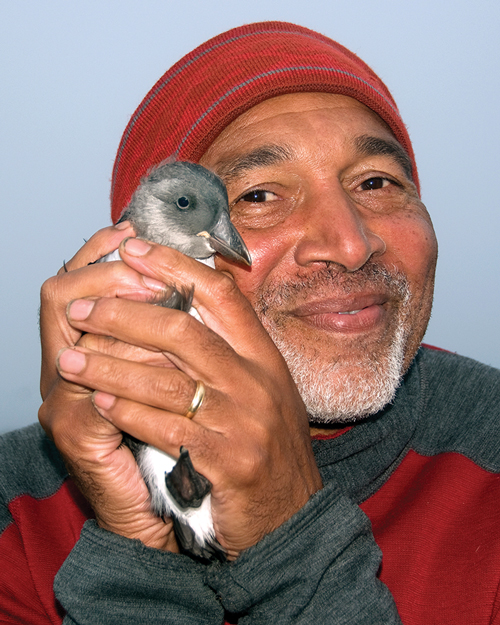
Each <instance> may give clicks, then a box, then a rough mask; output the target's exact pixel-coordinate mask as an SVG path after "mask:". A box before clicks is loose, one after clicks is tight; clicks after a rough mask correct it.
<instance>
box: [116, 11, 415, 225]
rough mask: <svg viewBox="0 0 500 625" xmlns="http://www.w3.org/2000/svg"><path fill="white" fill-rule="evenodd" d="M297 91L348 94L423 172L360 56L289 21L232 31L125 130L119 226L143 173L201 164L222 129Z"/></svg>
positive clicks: (183, 64)
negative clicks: (171, 160)
mask: <svg viewBox="0 0 500 625" xmlns="http://www.w3.org/2000/svg"><path fill="white" fill-rule="evenodd" d="M296 92H326V93H337V94H341V95H347V96H350V97H352V98H355V99H356V100H358V101H359V102H361V103H363V104H365V105H366V106H367V107H368V108H370V109H371V110H373V111H374V112H375V113H377V114H378V115H379V116H380V117H381V118H382V119H383V120H384V121H385V123H386V124H387V125H388V126H389V128H390V129H391V130H392V132H393V133H394V136H395V137H396V139H397V140H398V141H399V142H400V143H401V145H402V146H403V147H404V148H405V150H406V151H407V153H408V155H409V157H410V158H411V160H412V163H413V178H414V181H415V183H416V184H417V187H418V174H417V167H416V164H415V158H414V154H413V149H412V145H411V142H410V138H409V136H408V132H407V130H406V127H405V125H404V123H403V121H402V119H401V116H400V114H399V111H398V109H397V106H396V103H395V102H394V100H393V98H392V96H391V94H390V93H389V91H388V89H387V87H386V86H385V85H384V83H383V82H382V81H381V80H380V78H379V77H378V76H377V75H376V74H375V73H374V72H373V71H372V70H371V69H370V68H369V67H368V66H367V65H366V64H365V63H364V62H363V61H362V60H361V59H359V58H358V57H357V56H356V55H355V54H353V53H352V52H350V51H349V50H347V49H346V48H344V47H343V46H341V45H340V44H338V43H336V42H335V41H332V40H331V39H329V38H328V37H325V36H323V35H320V34H318V33H316V32H314V31H312V30H309V29H307V28H303V27H301V26H296V25H294V24H289V23H285V22H262V23H257V24H249V25H246V26H241V27H239V28H235V29H232V30H230V31H228V32H226V33H223V34H221V35H219V36H217V37H215V38H213V39H210V40H209V41H207V42H206V43H204V44H202V45H201V46H199V47H198V48H196V49H195V50H193V51H192V52H191V53H190V54H188V55H186V56H185V57H184V58H183V59H181V60H180V61H179V62H178V63H176V64H175V65H174V66H173V67H172V68H171V69H169V70H168V71H167V72H166V73H165V74H164V75H163V76H162V77H161V78H160V80H159V81H158V82H157V83H156V84H155V86H154V87H153V88H152V89H151V91H150V92H149V93H148V94H147V95H146V97H145V98H144V100H143V101H142V103H141V104H140V105H139V107H138V108H137V110H136V111H135V113H134V114H133V115H132V118H131V120H130V122H129V124H128V126H127V128H126V129H125V132H124V133H123V137H122V139H121V142H120V146H119V148H118V152H117V155H116V159H115V165H114V169H113V179H112V187H111V216H112V219H113V222H116V221H117V220H118V219H119V217H120V214H121V212H122V211H123V209H124V208H125V206H127V204H128V203H129V201H130V198H131V197H132V194H133V192H134V191H135V189H136V188H137V186H138V185H139V182H140V180H141V178H142V177H143V176H145V175H146V174H147V172H148V171H149V170H150V169H151V168H152V167H153V166H155V165H157V164H159V163H160V162H162V161H163V160H165V159H166V158H167V157H169V156H172V155H174V156H175V157H176V158H178V159H180V160H188V161H193V162H197V161H198V159H199V158H200V157H201V156H202V155H203V154H204V152H205V151H206V150H207V148H208V147H209V146H210V145H211V144H212V142H213V141H214V139H215V138H216V137H217V136H218V135H219V134H220V132H221V131H222V130H223V129H224V128H225V127H226V126H228V125H229V124H230V123H231V122H232V121H233V120H234V119H236V118H237V117H238V116H239V115H241V114H242V113H243V112H245V111H247V110H248V109H250V108H252V107H253V106H255V105H256V104H258V103H259V102H262V101H264V100H267V99H269V98H272V97H275V96H278V95H283V94H287V93H296Z"/></svg>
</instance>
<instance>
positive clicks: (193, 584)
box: [54, 521, 224, 625]
mask: <svg viewBox="0 0 500 625" xmlns="http://www.w3.org/2000/svg"><path fill="white" fill-rule="evenodd" d="M205 571H206V566H204V565H202V564H199V563H198V562H195V561H193V560H191V559H190V558H188V557H187V556H183V555H178V554H172V553H166V552H163V551H159V550H157V549H150V548H148V547H145V546H144V545H143V544H142V543H141V542H140V541H138V540H129V539H126V538H123V537H121V536H118V535H116V534H112V533H111V532H107V531H106V530H103V529H101V528H99V527H98V526H97V524H96V523H95V521H88V522H87V523H86V524H85V525H84V527H83V530H82V533H81V536H80V540H79V541H78V542H77V544H76V545H75V547H74V548H73V550H72V552H71V553H70V555H69V557H68V558H67V559H66V561H65V562H64V564H63V566H62V567H61V569H60V570H59V572H58V574H57V576H56V579H55V583H54V590H55V593H56V596H57V598H58V600H59V601H60V602H61V604H62V605H63V607H64V608H65V610H66V611H67V616H66V618H65V619H64V623H65V624H69V623H78V625H116V624H117V623H120V625H129V624H130V625H138V624H139V623H155V624H161V623H168V624H169V625H171V624H175V625H221V624H222V623H223V621H224V612H223V609H222V607H221V605H220V603H219V602H218V601H217V598H216V596H215V594H214V592H213V591H212V590H211V589H210V587H209V586H208V585H207V584H206V583H205Z"/></svg>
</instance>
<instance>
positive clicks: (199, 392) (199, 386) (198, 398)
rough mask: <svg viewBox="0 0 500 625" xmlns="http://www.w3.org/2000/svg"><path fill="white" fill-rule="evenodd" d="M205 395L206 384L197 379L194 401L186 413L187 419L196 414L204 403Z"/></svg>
mask: <svg viewBox="0 0 500 625" xmlns="http://www.w3.org/2000/svg"><path fill="white" fill-rule="evenodd" d="M204 397H205V385H204V384H203V382H202V381H201V380H197V381H196V390H195V392H194V397H193V401H192V402H191V405H190V406H189V408H188V410H187V412H186V414H185V415H184V416H185V417H186V418H187V419H192V418H193V417H194V415H195V414H196V413H197V412H198V410H199V409H200V406H201V404H202V403H203V399H204Z"/></svg>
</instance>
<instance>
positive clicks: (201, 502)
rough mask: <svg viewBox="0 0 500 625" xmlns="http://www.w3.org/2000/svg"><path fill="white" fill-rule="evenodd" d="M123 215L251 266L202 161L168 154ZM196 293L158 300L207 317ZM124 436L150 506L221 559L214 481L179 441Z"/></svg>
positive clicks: (188, 250)
mask: <svg viewBox="0 0 500 625" xmlns="http://www.w3.org/2000/svg"><path fill="white" fill-rule="evenodd" d="M125 220H128V221H130V223H131V224H132V226H133V227H134V230H135V232H136V235H137V236H138V237H141V238H144V239H147V240H149V241H153V242H155V243H159V244H161V245H166V246H168V247H171V248H174V249H176V250H178V251H180V252H182V253H184V254H186V255H187V256H190V257H192V258H196V259H197V260H199V261H201V262H203V263H205V264H207V265H209V266H211V267H215V265H214V262H213V261H214V255H215V253H219V254H221V255H222V256H224V257H226V258H228V259H230V260H233V261H236V262H240V263H244V264H246V265H249V266H250V265H251V263H252V259H251V256H250V253H249V252H248V249H247V247H246V245H245V243H244V241H243V239H242V238H241V236H240V234H239V233H238V231H237V230H236V228H235V227H234V226H233V224H232V223H231V221H230V216H229V203H228V196H227V190H226V187H225V185H224V183H223V181H222V180H221V179H220V178H219V177H218V176H217V175H216V174H214V173H213V172H212V171H210V170H208V169H206V168H205V167H203V166H202V165H199V164H197V163H190V162H187V161H177V160H173V159H168V160H166V161H164V162H163V163H161V164H160V165H158V166H157V167H155V168H153V169H152V170H151V171H150V172H149V174H147V175H146V176H145V177H144V178H143V179H142V180H141V182H140V184H139V186H138V188H137V189H136V191H135V193H134V194H133V196H132V199H131V200H130V203H129V204H128V206H127V207H126V208H125V210H124V211H123V213H122V215H121V216H120V219H119V221H120V222H122V221H125ZM114 260H120V255H119V251H118V250H115V251H113V252H111V253H110V254H107V255H106V256H104V257H102V258H100V259H99V260H97V261H95V262H109V261H114ZM193 293H194V287H192V288H191V289H186V288H177V287H176V286H175V285H173V289H172V294H171V295H170V296H169V297H168V298H166V299H164V300H163V301H161V302H159V305H161V306H165V307H167V308H175V309H178V310H183V311H184V312H189V313H190V314H192V315H194V316H195V317H196V318H197V319H198V320H200V321H202V320H201V318H200V316H199V315H198V313H197V311H196V310H195V308H193V307H192V299H193ZM155 303H156V304H158V302H156V301H155ZM202 322H203V321H202ZM197 390H198V387H197ZM123 442H124V444H125V445H126V446H127V447H129V449H130V450H131V451H132V454H133V455H134V458H135V460H136V462H137V464H138V466H139V469H140V472H141V475H142V477H143V479H144V481H145V483H146V486H147V488H148V491H149V494H150V501H151V509H152V510H153V512H154V513H155V514H156V515H157V516H159V517H161V518H166V517H169V518H171V519H172V521H173V525H174V531H175V534H176V538H177V541H178V543H179V545H180V547H181V549H182V550H183V551H184V552H186V553H188V554H190V555H192V556H194V557H195V558H197V559H200V560H202V561H211V560H219V561H224V560H225V559H226V552H225V550H224V548H223V547H222V546H221V545H220V543H219V542H218V541H217V539H216V536H215V530H214V525H213V519H212V510H211V496H210V491H211V487H212V484H211V483H210V481H209V480H208V479H207V478H206V477H204V476H203V475H201V474H199V473H198V472H197V471H196V470H195V468H194V466H193V463H192V461H191V458H190V456H189V451H188V449H187V448H186V447H184V446H183V447H181V448H180V450H179V457H178V458H175V457H173V456H171V455H170V454H167V453H166V452H164V451H162V450H161V449H157V448H156V447H153V446H151V445H148V444H146V443H143V442H142V441H139V440H137V439H136V438H134V437H132V436H130V435H128V434H126V433H123Z"/></svg>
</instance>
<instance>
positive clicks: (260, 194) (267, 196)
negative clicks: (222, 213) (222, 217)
mask: <svg viewBox="0 0 500 625" xmlns="http://www.w3.org/2000/svg"><path fill="white" fill-rule="evenodd" d="M273 197H274V193H271V192H270V191H264V190H262V189H256V190H255V191H250V193H247V194H246V195H243V196H242V197H241V201H242V202H252V203H253V204H258V203H260V202H269V201H270V200H271V199H272V198H273Z"/></svg>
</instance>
